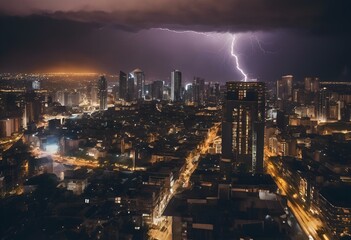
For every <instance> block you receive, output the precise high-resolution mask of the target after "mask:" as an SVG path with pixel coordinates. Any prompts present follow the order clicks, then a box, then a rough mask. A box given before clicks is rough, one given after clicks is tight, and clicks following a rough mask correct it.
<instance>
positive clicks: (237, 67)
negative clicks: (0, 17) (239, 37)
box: [230, 35, 247, 82]
mask: <svg viewBox="0 0 351 240" xmlns="http://www.w3.org/2000/svg"><path fill="white" fill-rule="evenodd" d="M235 40H236V38H235V35H232V44H231V49H230V54H231V55H232V57H234V59H235V67H236V69H238V71H239V72H240V73H241V75H243V77H244V79H243V80H244V82H246V81H247V74H246V73H245V72H244V70H243V69H242V68H241V67H240V64H239V58H238V56H237V55H236V54H235V52H234V44H235Z"/></svg>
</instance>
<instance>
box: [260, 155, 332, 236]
mask: <svg viewBox="0 0 351 240" xmlns="http://www.w3.org/2000/svg"><path fill="white" fill-rule="evenodd" d="M271 156H274V154H272V153H271V152H269V151H268V149H265V164H266V169H267V173H268V174H270V175H271V176H272V177H273V178H274V180H275V182H276V184H277V186H278V188H279V190H280V191H281V193H282V195H285V196H286V197H287V198H288V207H289V209H290V210H291V211H292V213H293V214H294V216H295V218H296V219H297V221H298V223H299V225H300V226H301V228H302V229H303V231H304V232H305V233H306V235H307V236H312V237H313V239H321V238H320V236H319V235H318V233H317V231H318V229H320V228H322V227H325V226H324V224H323V221H322V220H321V219H320V218H319V217H316V216H313V215H311V214H310V213H309V212H308V211H307V210H305V209H304V208H303V206H301V203H299V202H298V201H299V199H298V198H296V199H295V198H294V197H293V196H294V195H295V194H298V193H297V192H294V191H293V189H292V188H290V184H289V183H288V182H287V181H286V180H285V179H284V177H283V176H282V175H281V174H280V172H279V171H278V169H277V167H276V166H275V164H273V162H272V161H271V160H269V157H271Z"/></svg>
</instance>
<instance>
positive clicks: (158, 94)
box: [152, 81, 163, 100]
mask: <svg viewBox="0 0 351 240" xmlns="http://www.w3.org/2000/svg"><path fill="white" fill-rule="evenodd" d="M152 99H155V100H156V99H157V100H162V99H163V81H154V82H153V83H152Z"/></svg>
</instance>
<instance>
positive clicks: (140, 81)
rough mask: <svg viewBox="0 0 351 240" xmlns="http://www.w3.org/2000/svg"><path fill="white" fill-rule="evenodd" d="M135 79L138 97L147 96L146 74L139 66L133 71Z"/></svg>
mask: <svg viewBox="0 0 351 240" xmlns="http://www.w3.org/2000/svg"><path fill="white" fill-rule="evenodd" d="M133 76H134V81H136V97H137V99H142V98H144V96H145V74H144V72H143V71H142V70H141V69H139V68H137V69H135V70H134V71H133Z"/></svg>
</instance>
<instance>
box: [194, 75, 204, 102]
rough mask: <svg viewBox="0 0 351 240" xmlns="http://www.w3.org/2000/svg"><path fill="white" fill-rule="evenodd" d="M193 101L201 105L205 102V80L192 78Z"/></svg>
mask: <svg viewBox="0 0 351 240" xmlns="http://www.w3.org/2000/svg"><path fill="white" fill-rule="evenodd" d="M193 99H194V102H195V103H197V104H203V103H204V100H205V80H204V79H202V78H199V77H194V81H193Z"/></svg>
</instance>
